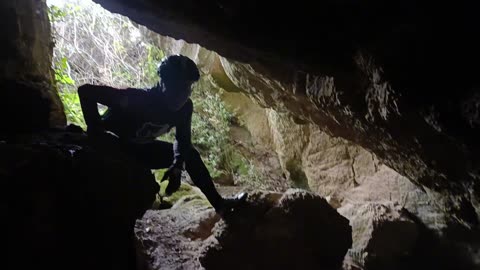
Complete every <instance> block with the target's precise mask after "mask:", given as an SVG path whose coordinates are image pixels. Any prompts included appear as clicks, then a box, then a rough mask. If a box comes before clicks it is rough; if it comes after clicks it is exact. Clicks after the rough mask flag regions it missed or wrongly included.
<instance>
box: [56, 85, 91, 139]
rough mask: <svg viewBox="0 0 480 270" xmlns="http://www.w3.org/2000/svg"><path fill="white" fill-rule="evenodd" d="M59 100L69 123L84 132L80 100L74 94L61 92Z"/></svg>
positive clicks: (84, 126)
mask: <svg viewBox="0 0 480 270" xmlns="http://www.w3.org/2000/svg"><path fill="white" fill-rule="evenodd" d="M60 99H61V100H62V102H63V105H64V107H65V114H66V116H67V120H68V122H69V123H73V124H75V125H77V126H80V127H81V128H83V130H86V128H87V125H86V124H85V120H84V119H83V113H82V108H81V107H80V100H79V99H78V95H77V93H76V92H70V91H62V92H60Z"/></svg>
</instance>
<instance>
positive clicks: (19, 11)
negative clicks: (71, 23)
mask: <svg viewBox="0 0 480 270" xmlns="http://www.w3.org/2000/svg"><path fill="white" fill-rule="evenodd" d="M0 16H1V18H2V25H3V27H4V33H3V34H2V37H1V38H2V41H1V43H2V44H3V45H4V47H3V49H2V51H1V52H0V81H1V82H2V84H3V87H2V90H1V92H0V95H1V99H2V102H4V103H2V104H1V105H2V109H1V110H2V111H1V112H2V114H1V115H2V117H5V116H8V118H11V115H15V114H18V113H20V115H21V116H23V117H24V118H23V120H24V121H26V122H30V119H29V118H35V117H37V116H36V115H35V114H37V113H38V112H41V111H43V110H46V111H47V112H49V113H48V115H47V116H46V117H47V119H46V120H45V121H43V122H45V123H47V126H43V128H45V127H49V126H50V127H55V126H64V125H65V123H66V118H65V114H64V112H63V105H62V103H61V101H60V98H59V97H58V94H57V91H56V88H55V87H54V84H53V79H54V76H53V71H52V68H51V65H52V49H53V41H52V38H51V33H50V23H49V21H48V16H47V6H46V3H45V1H44V0H16V1H12V0H9V1H2V2H1V3H0ZM6 81H8V82H6ZM4 82H5V84H4ZM14 82H17V83H20V84H23V85H25V84H27V85H28V89H29V92H22V93H18V92H16V91H17V89H16V87H13V88H12V87H8V85H10V86H11V85H13V84H14ZM19 88H20V87H19ZM22 90H24V89H18V91H22ZM41 100H44V101H45V102H42V101H41ZM25 118H26V119H25ZM5 120H7V119H5ZM2 122H7V123H8V122H10V121H3V118H2ZM19 122H20V123H19ZM22 126H25V124H24V123H21V120H20V119H18V120H17V121H16V123H12V124H10V125H9V131H14V130H16V129H22Z"/></svg>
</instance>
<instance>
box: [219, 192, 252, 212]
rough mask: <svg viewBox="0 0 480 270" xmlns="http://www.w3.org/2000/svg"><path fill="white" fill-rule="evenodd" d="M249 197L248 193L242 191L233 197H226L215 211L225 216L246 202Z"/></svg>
mask: <svg viewBox="0 0 480 270" xmlns="http://www.w3.org/2000/svg"><path fill="white" fill-rule="evenodd" d="M247 198H248V193H246V192H241V193H239V194H237V195H236V196H235V197H233V198H225V199H223V200H222V202H221V203H220V205H219V206H218V207H217V208H216V209H215V211H216V212H217V213H218V214H219V215H220V216H225V215H226V214H228V213H231V212H233V211H235V209H236V208H237V207H238V206H240V205H242V204H244V203H245V202H246V200H247Z"/></svg>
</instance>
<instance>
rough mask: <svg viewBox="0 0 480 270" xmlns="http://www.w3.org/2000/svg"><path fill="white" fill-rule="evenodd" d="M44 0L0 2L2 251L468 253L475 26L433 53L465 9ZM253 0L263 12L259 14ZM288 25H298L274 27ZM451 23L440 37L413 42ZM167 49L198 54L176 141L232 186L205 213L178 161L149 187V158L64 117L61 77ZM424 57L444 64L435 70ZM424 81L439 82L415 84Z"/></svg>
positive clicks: (145, 66) (70, 109) (242, 264)
mask: <svg viewBox="0 0 480 270" xmlns="http://www.w3.org/2000/svg"><path fill="white" fill-rule="evenodd" d="M45 2H46V1H44V0H42V1H37V0H21V1H20V0H18V1H4V2H2V4H1V5H2V6H1V7H2V9H1V12H2V13H1V16H0V17H1V18H2V20H4V21H5V22H6V23H5V24H4V25H5V28H6V30H7V31H6V34H5V36H6V37H7V39H6V41H5V42H4V43H5V44H6V45H7V46H6V48H7V50H6V51H4V53H3V54H2V55H0V56H1V57H0V60H1V64H2V65H1V68H2V69H1V70H0V71H1V72H0V75H1V77H0V83H1V86H2V87H1V89H3V90H2V91H3V92H2V95H3V96H2V99H1V102H2V104H0V108H1V110H2V111H1V112H0V115H2V117H4V118H5V120H4V121H2V122H3V123H4V127H7V128H5V129H4V130H1V132H0V148H1V151H0V160H1V161H2V164H3V165H2V166H3V167H2V168H1V170H0V176H1V177H2V179H5V180H6V181H5V182H4V183H5V188H2V190H5V191H6V194H5V196H3V198H2V200H1V201H0V202H1V205H0V206H1V207H2V209H6V213H8V214H9V215H10V216H11V219H12V220H14V222H12V223H11V224H8V225H6V226H7V227H6V228H5V230H4V231H5V232H14V233H7V234H5V237H6V238H7V242H8V243H9V246H11V248H10V251H11V252H12V253H11V254H12V256H10V257H11V258H9V260H8V261H7V264H8V265H9V268H8V269H10V268H12V266H11V265H13V263H14V262H17V263H18V262H19V261H21V258H22V253H24V254H28V256H30V257H32V258H33V260H32V261H31V262H29V261H24V262H23V268H25V269H31V268H32V267H33V266H34V264H35V263H34V262H38V264H40V265H46V266H47V265H54V266H55V267H53V268H56V267H57V266H58V267H57V268H59V269H61V268H62V267H64V266H65V265H66V264H68V263H71V262H72V261H78V262H79V263H78V265H76V266H73V268H75V269H76V268H79V269H86V268H89V269H97V268H98V269H105V268H112V266H113V267H114V268H119V269H134V268H136V269H172V268H173V269H176V268H191V269H203V268H204V269H225V268H231V269H245V268H249V267H250V268H253V269H300V268H302V269H312V268H315V269H316V268H321V269H338V268H339V267H343V268H344V269H424V268H435V269H475V268H476V267H477V266H478V262H479V259H478V254H480V252H479V250H480V244H479V243H480V237H479V234H478V231H479V230H478V226H479V221H478V220H479V218H478V215H479V213H480V211H479V210H478V209H480V208H479V203H478V201H479V200H478V199H477V198H478V196H479V193H478V190H479V189H478V184H477V182H478V179H480V178H479V173H478V172H479V170H478V165H479V164H480V163H478V158H476V155H475V153H476V150H478V149H479V148H478V143H477V141H476V135H478V134H479V133H478V127H479V126H478V123H479V122H478V121H479V120H478V116H479V114H478V108H479V106H478V104H479V103H478V100H479V99H478V87H477V84H476V83H475V82H474V80H472V79H471V76H470V75H471V74H472V70H470V69H468V68H467V65H466V63H467V62H468V61H473V60H471V59H476V56H477V54H478V53H475V51H474V50H473V51H472V48H474V47H475V46H474V45H475V44H476V43H475V42H467V43H468V46H466V47H465V48H464V50H462V53H461V54H460V55H458V54H457V57H455V56H454V54H453V53H451V52H452V51H458V50H456V49H458V46H461V45H458V44H461V43H462V42H460V41H469V39H468V37H469V36H470V35H468V34H465V33H468V31H473V32H474V31H476V30H475V29H472V27H471V25H473V24H471V22H470V20H473V19H472V17H468V16H467V17H464V18H468V19H465V20H460V21H457V22H456V23H454V24H452V25H450V26H449V27H447V28H445V27H443V28H442V27H441V26H445V25H444V23H439V24H437V23H438V22H439V21H438V18H439V17H441V16H438V14H437V15H435V14H430V13H428V9H424V7H423V6H421V5H411V3H407V2H409V1H405V3H401V4H396V5H393V6H394V8H391V7H388V5H386V4H385V5H384V4H379V3H378V1H377V2H376V1H373V2H368V3H365V4H364V5H363V4H362V5H360V4H358V3H357V4H352V5H351V4H350V3H349V2H348V1H346V2H344V3H343V2H342V3H338V4H331V3H323V4H322V8H323V9H322V10H323V11H330V13H329V14H326V15H325V16H323V17H322V18H320V17H317V16H319V15H318V14H316V12H315V11H314V10H313V9H312V7H311V6H310V5H309V4H305V5H303V4H302V3H298V6H297V5H295V7H292V8H291V9H289V8H286V7H285V6H284V5H281V4H278V5H279V7H280V11H278V13H275V14H273V13H270V12H267V11H270V6H269V5H267V6H261V5H260V6H256V4H254V3H253V2H252V1H247V2H245V3H244V4H238V3H236V2H235V1H223V0H220V1H205V3H204V4H203V5H202V4H197V3H186V2H185V3H184V2H182V3H183V4H185V6H184V7H187V8H183V7H182V6H183V4H175V3H170V2H168V1H166V2H162V3H154V2H155V1H148V0H146V1H141V2H137V3H131V4H128V3H126V2H127V1H122V0H97V1H95V2H98V3H100V4H102V6H103V7H105V8H107V9H103V7H101V6H100V5H98V4H96V3H94V2H90V1H85V0H83V1H80V0H68V1H62V0H48V1H47V3H45ZM187 2H188V1H187ZM46 4H47V5H46ZM373 6H374V8H372V7H373ZM282 8H284V10H283V9H282ZM353 8H354V9H353ZM397 8H398V9H397ZM463 8H464V6H462V5H459V6H458V7H457V8H456V9H452V10H451V12H452V13H454V14H457V13H462V12H463V10H464V9H463ZM108 10H110V11H112V12H118V14H117V13H111V12H110V11H108ZM195 10H196V11H197V12H194V11H195ZM198 11H201V12H203V13H202V16H199V15H198ZM262 12H263V13H265V14H267V13H268V14H270V15H271V16H273V19H272V20H270V21H269V22H268V23H265V24H262V18H263V17H264V14H263V13H262ZM285 12H288V13H289V14H290V15H289V16H290V18H292V20H289V21H288V22H286V20H282V18H284V17H282V16H283V15H284V14H285ZM323 13H325V12H323ZM326 13H328V12H326ZM467 13H468V14H470V13H469V12H467ZM120 14H123V15H120ZM195 14H197V15H195ZM306 14H308V16H307V15H306ZM462 14H463V13H462ZM203 15H204V16H203ZM248 15H250V16H248ZM302 15H303V16H302ZM457 15H458V14H457ZM124 16H126V17H124ZM276 16H277V17H276ZM295 16H298V17H299V18H300V19H298V20H295V19H293V18H295ZM334 17H335V18H336V19H337V21H338V18H342V19H343V20H341V21H342V23H338V24H336V23H333V21H335V20H332V22H330V21H329V18H330V19H331V18H334ZM129 18H131V20H130V19H129ZM240 18H249V20H248V22H245V23H239V22H240V21H239V19H240ZM215 20H218V22H215ZM313 22H316V23H313ZM463 23H466V24H468V25H469V26H468V27H464V25H463ZM374 25H381V27H373V26H374ZM255 26H258V27H255ZM317 26H318V27H317ZM301 28H304V29H306V30H307V31H309V34H307V35H302V34H301V33H300V32H298V33H297V32H295V34H294V35H290V34H291V33H292V32H293V31H296V29H301ZM460 28H461V29H462V31H465V33H464V32H462V31H460V32H458V31H456V30H455V29H460ZM249 31H250V32H251V34H249ZM158 33H161V34H163V35H160V34H158ZM451 33H455V35H453V37H455V38H457V40H459V43H458V44H450V43H449V42H446V43H441V44H440V45H438V47H435V46H432V44H435V42H436V41H437V37H438V36H443V35H450V34H451ZM464 34H465V35H464ZM306 36H308V37H315V36H321V37H323V41H322V42H315V41H313V39H312V40H310V39H306V38H305V37H306ZM52 40H53V43H52ZM187 41H188V42H187ZM197 43H198V44H197ZM199 44H201V45H199ZM352 44H354V45H355V46H353V45H352ZM462 44H463V43H462ZM202 45H204V46H206V47H208V48H210V49H212V50H209V49H206V47H202ZM450 45H452V46H453V47H452V48H451V47H450ZM428 48H431V50H429V49H428ZM298 51H300V52H298ZM439 51H442V52H443V53H444V54H445V55H444V56H445V57H443V58H436V57H435V55H437V53H438V52H439ZM297 52H298V53H297ZM172 54H182V55H186V56H188V57H189V58H191V59H192V60H193V61H194V62H195V64H196V65H197V66H198V68H199V70H200V73H201V79H200V81H198V83H196V84H195V87H194V91H193V93H194V94H193V96H192V100H193V103H194V108H195V113H194V119H193V120H192V134H193V136H192V140H193V143H194V145H195V146H196V147H197V148H198V149H199V152H200V154H201V155H202V159H203V160H204V161H205V163H206V165H207V167H208V169H209V171H210V172H211V173H212V176H214V182H215V185H216V187H217V188H218V190H219V191H220V192H221V193H222V194H225V195H230V194H235V193H237V192H239V191H248V192H250V193H251V195H252V196H251V197H250V198H249V201H248V202H249V204H248V207H246V208H245V209H242V210H240V211H239V212H238V215H237V216H236V217H234V218H232V219H225V220H223V219H222V218H220V217H219V216H218V215H215V213H214V212H213V211H212V207H211V205H210V204H209V203H208V201H207V200H205V197H204V195H203V194H202V193H201V192H200V191H199V189H198V187H196V186H195V184H194V183H193V182H192V181H191V179H189V177H188V174H184V175H183V178H182V184H181V187H180V190H179V191H178V192H176V193H174V195H172V196H162V194H164V193H165V188H166V185H167V183H168V182H163V183H159V180H160V179H161V178H162V176H163V174H164V172H165V170H154V171H150V170H145V169H144V168H142V167H139V166H137V165H136V164H135V163H134V162H133V161H132V160H129V159H126V158H124V157H123V156H122V155H121V154H120V153H117V152H115V151H112V152H111V153H108V152H102V151H98V150H96V149H95V148H92V147H90V145H89V143H88V141H87V140H86V139H85V137H82V136H81V135H78V133H79V132H78V129H73V130H72V129H71V128H66V127H67V126H66V125H65V124H67V125H69V124H75V125H78V126H79V127H80V128H82V129H83V130H85V128H86V127H85V123H84V121H83V115H82V111H81V108H80V106H79V100H78V95H77V88H78V87H79V86H80V85H82V84H87V83H88V84H98V85H109V86H114V87H118V88H124V87H136V88H149V87H152V86H153V85H155V84H156V83H157V82H158V76H157V74H156V69H157V65H158V63H159V61H161V59H163V58H164V57H165V56H167V55H172ZM467 55H470V56H471V59H470V58H469V59H470V60H468V59H467V58H465V57H464V56H467ZM439 59H444V61H445V64H449V65H448V66H449V67H451V66H457V67H459V68H458V69H456V70H455V71H452V73H451V74H452V76H447V75H448V74H450V73H449V70H450V69H449V68H444V69H441V68H440V65H438V63H439V62H441V60H439ZM412 63H415V64H416V66H415V67H411V66H410V65H413V64H412ZM450 64H452V65H450ZM422 69H424V70H426V71H425V72H422V71H421V70H422ZM439 69H441V70H439ZM420 73H421V74H420ZM435 74H437V75H438V74H440V75H442V77H443V79H442V80H443V81H444V83H439V82H438V81H433V78H434V77H435V76H434V75H435ZM443 75H445V76H443ZM461 76H464V80H462V82H461V83H456V81H455V79H452V78H456V77H461ZM469 76H470V77H469ZM443 87H446V88H449V90H451V89H455V91H449V92H448V93H447V94H443V93H442V94H438V95H433V96H431V94H432V93H436V91H437V90H438V89H440V90H444V89H443ZM440 90H438V91H440ZM100 109H101V110H105V107H103V106H101V105H100ZM12 115H15V116H16V118H14V117H12ZM19 119H20V120H19ZM171 135H172V134H168V135H166V136H163V137H161V138H159V139H162V140H167V141H168V140H170V141H171V140H172V139H173V137H172V136H171ZM155 184H158V185H159V186H160V195H161V196H158V195H157V194H154V193H152V190H154V189H155ZM319 228H321V229H319ZM132 235H134V236H135V237H133V238H132ZM17 251H18V252H17ZM20 251H21V252H20ZM134 252H137V254H136V256H134V257H135V258H136V259H135V262H134V263H136V264H137V265H136V266H132V265H130V264H132V262H133V261H132V260H131V257H132V254H133V253H134ZM58 258H60V259H58ZM85 258H86V259H85Z"/></svg>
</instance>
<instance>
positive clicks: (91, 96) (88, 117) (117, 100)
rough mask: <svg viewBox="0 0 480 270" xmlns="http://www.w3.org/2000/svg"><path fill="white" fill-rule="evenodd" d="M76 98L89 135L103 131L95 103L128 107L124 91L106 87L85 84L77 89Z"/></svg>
mask: <svg viewBox="0 0 480 270" xmlns="http://www.w3.org/2000/svg"><path fill="white" fill-rule="evenodd" d="M78 96H79V98H80V105H81V107H82V112H83V117H84V119H85V123H86V124H87V126H88V132H89V133H95V132H101V131H103V130H104V127H103V124H102V121H101V117H100V114H99V112H98V107H97V103H100V104H103V105H105V106H108V107H124V106H127V105H128V104H127V103H128V98H127V95H126V92H125V91H119V90H118V89H115V88H112V87H108V86H97V85H91V84H85V85H82V86H80V87H79V88H78Z"/></svg>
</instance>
